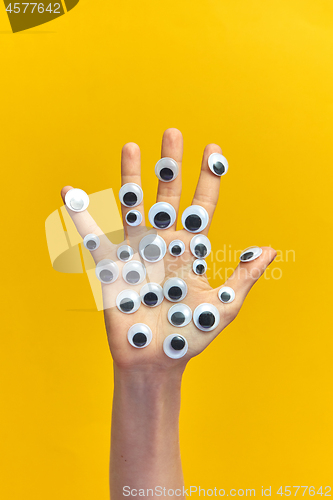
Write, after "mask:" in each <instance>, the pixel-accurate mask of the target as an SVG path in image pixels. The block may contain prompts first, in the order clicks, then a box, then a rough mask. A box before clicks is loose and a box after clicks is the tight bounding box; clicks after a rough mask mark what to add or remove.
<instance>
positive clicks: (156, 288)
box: [140, 283, 164, 307]
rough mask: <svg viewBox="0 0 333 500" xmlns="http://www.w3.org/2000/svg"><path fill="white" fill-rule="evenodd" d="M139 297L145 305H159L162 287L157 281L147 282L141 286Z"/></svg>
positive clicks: (162, 297) (161, 297)
mask: <svg viewBox="0 0 333 500" xmlns="http://www.w3.org/2000/svg"><path fill="white" fill-rule="evenodd" d="M140 297H141V300H142V303H143V304H144V305H145V306H149V307H156V306H159V305H160V303H161V302H162V300H163V299H164V295H163V288H162V287H161V285H158V284H157V283H147V284H146V285H143V287H142V288H141V290H140Z"/></svg>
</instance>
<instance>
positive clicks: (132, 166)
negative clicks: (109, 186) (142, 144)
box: [121, 142, 145, 236]
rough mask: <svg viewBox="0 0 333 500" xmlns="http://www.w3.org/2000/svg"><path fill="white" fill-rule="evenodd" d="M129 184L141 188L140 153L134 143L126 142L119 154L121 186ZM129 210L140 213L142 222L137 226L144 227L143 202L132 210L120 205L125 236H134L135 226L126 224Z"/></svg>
mask: <svg viewBox="0 0 333 500" xmlns="http://www.w3.org/2000/svg"><path fill="white" fill-rule="evenodd" d="M129 182H133V183H134V184H138V185H139V186H141V153H140V148H139V146H138V145H137V144H135V143H134V142H128V143H127V144H125V145H124V146H123V149H122V152H121V185H122V186H123V185H124V184H127V183H129ZM131 210H137V211H138V212H140V213H141V216H142V221H141V222H140V224H139V226H144V225H145V214H144V207H143V202H142V203H140V204H139V205H138V206H136V207H133V208H129V207H125V206H124V205H122V206H121V211H122V216H123V224H124V231H125V235H126V236H128V235H129V234H133V233H134V234H135V232H136V229H135V226H134V227H133V226H130V225H128V224H127V222H126V214H127V213H128V212H130V211H131Z"/></svg>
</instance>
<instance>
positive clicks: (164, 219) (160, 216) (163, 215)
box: [148, 201, 176, 229]
mask: <svg viewBox="0 0 333 500" xmlns="http://www.w3.org/2000/svg"><path fill="white" fill-rule="evenodd" d="M148 219H149V222H150V224H151V225H152V226H153V227H155V228H156V229H168V228H169V227H170V226H172V224H174V222H175V220H176V210H175V209H174V208H173V206H172V205H170V203H166V202H163V201H161V202H159V203H155V205H153V206H152V207H151V209H150V210H149V213H148Z"/></svg>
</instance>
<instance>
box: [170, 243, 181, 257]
mask: <svg viewBox="0 0 333 500" xmlns="http://www.w3.org/2000/svg"><path fill="white" fill-rule="evenodd" d="M181 251H182V249H181V248H180V246H179V245H175V246H173V247H172V253H173V255H179V254H180V252H181Z"/></svg>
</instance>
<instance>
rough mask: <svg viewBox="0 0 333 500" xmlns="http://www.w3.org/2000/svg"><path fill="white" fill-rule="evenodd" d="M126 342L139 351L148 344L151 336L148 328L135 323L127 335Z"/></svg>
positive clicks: (142, 324)
mask: <svg viewBox="0 0 333 500" xmlns="http://www.w3.org/2000/svg"><path fill="white" fill-rule="evenodd" d="M127 338H128V342H129V343H130V344H131V345H132V346H133V347H137V348H139V349H142V348H143V347H147V345H149V344H150V342H151V339H152V338H153V334H152V332H151V329H150V328H149V326H147V325H145V324H144V323H135V325H133V326H131V328H130V329H129V330H128V333H127Z"/></svg>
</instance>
